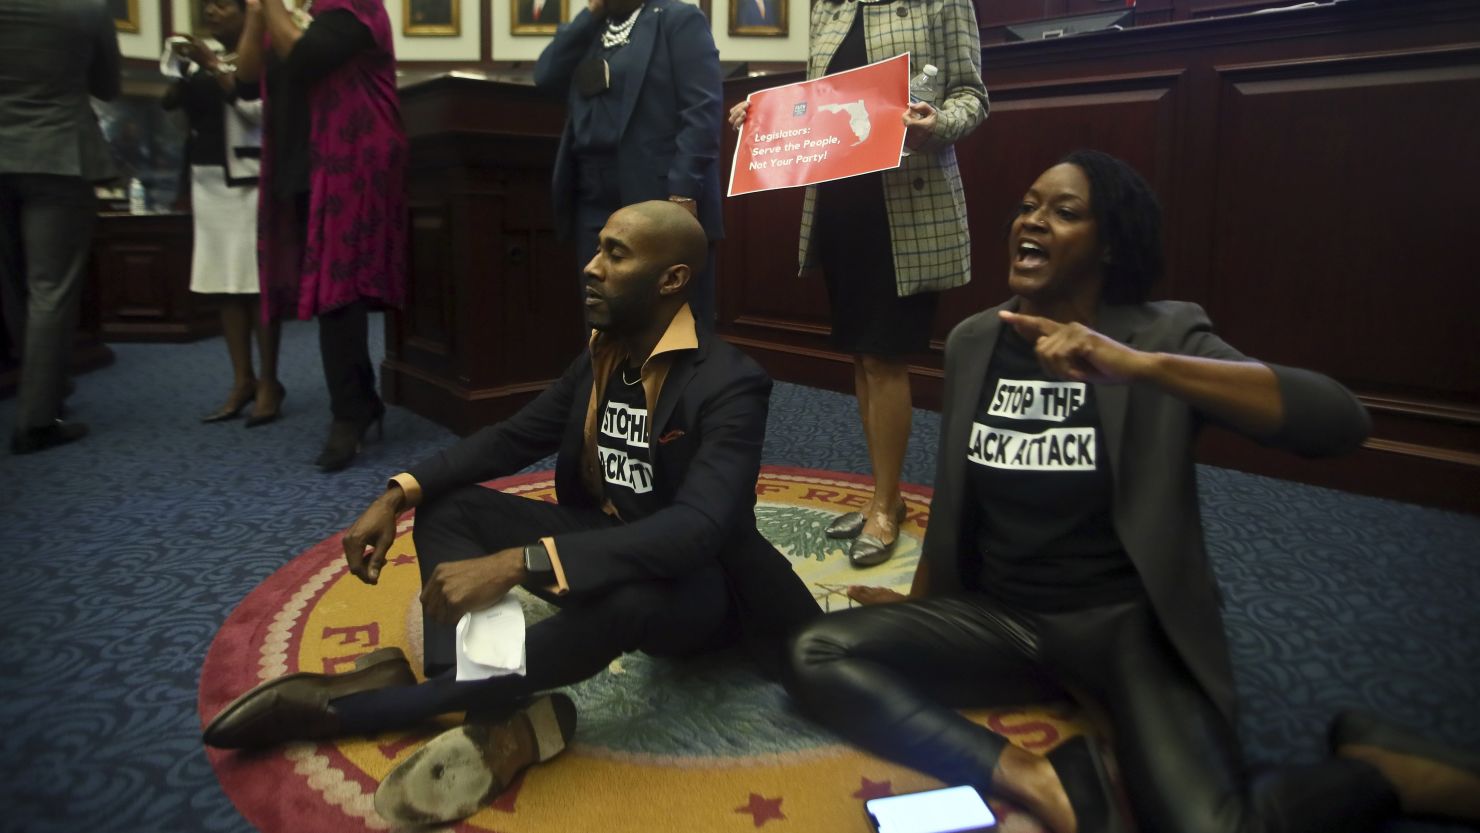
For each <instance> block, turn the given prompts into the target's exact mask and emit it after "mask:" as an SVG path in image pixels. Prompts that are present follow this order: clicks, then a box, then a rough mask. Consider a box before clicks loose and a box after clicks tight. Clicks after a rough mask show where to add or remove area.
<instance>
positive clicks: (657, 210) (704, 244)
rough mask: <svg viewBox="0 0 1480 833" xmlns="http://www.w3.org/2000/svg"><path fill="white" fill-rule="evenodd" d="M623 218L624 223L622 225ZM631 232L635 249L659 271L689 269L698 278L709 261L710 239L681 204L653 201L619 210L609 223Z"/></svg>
mask: <svg viewBox="0 0 1480 833" xmlns="http://www.w3.org/2000/svg"><path fill="white" fill-rule="evenodd" d="M619 218H620V220H621V222H620V223H618V222H617V221H618V219H619ZM607 223H608V225H613V224H620V225H624V226H626V227H627V228H628V229H629V232H628V233H629V234H630V235H631V236H632V238H633V239H632V241H631V245H632V247H633V248H634V249H635V250H637V251H640V252H641V253H642V255H643V257H644V259H646V260H649V261H650V262H651V263H652V265H653V266H654V267H656V268H658V269H668V268H670V267H673V266H679V265H683V266H687V267H689V274H690V275H691V276H697V275H699V274H700V273H701V272H703V271H704V268H705V265H706V264H707V263H708V261H709V239H708V238H707V237H706V236H705V234H704V227H703V226H701V225H699V221H698V220H697V219H695V218H694V215H692V214H690V213H689V212H688V209H685V208H684V207H683V206H680V205H679V204H678V203H675V202H669V201H668V200H649V201H647V202H639V203H634V204H632V205H629V206H627V207H626V208H622V209H619V210H618V211H617V212H616V213H615V214H613V215H612V216H611V218H610V219H608V220H607Z"/></svg>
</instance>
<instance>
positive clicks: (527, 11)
mask: <svg viewBox="0 0 1480 833" xmlns="http://www.w3.org/2000/svg"><path fill="white" fill-rule="evenodd" d="M519 22H520V23H559V22H560V0H545V5H544V6H543V7H541V8H540V16H539V17H535V16H534V0H519Z"/></svg>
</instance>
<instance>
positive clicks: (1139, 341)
mask: <svg viewBox="0 0 1480 833" xmlns="http://www.w3.org/2000/svg"><path fill="white" fill-rule="evenodd" d="M1017 307H1018V300H1017V299H1013V300H1011V301H1008V302H1007V303H1006V304H1003V305H1002V306H999V307H994V308H992V309H989V310H987V311H985V312H981V313H978V314H976V315H974V316H972V317H970V318H968V319H966V320H965V321H963V322H961V323H960V324H958V325H957V326H956V328H955V329H954V330H952V331H951V334H950V336H949V337H948V338H947V339H946V364H945V381H946V384H945V401H944V402H943V404H942V407H941V429H940V451H939V455H940V456H939V459H938V460H937V461H936V479H935V493H934V494H935V496H934V498H933V499H932V500H931V504H930V526H929V528H928V529H927V531H926V536H925V544H924V552H923V555H922V558H924V559H925V561H926V562H927V563H928V564H929V570H930V585H929V592H930V594H931V595H935V594H937V593H949V592H953V591H957V590H960V589H961V588H962V586H963V578H962V565H963V564H965V563H967V561H968V560H969V559H975V558H978V557H979V556H978V554H977V553H976V550H975V542H976V537H975V534H974V525H975V524H976V522H977V519H976V517H975V515H974V513H973V512H972V511H971V507H970V506H969V505H964V504H963V499H964V497H965V495H966V446H967V443H968V440H969V437H970V434H971V425H972V422H973V421H974V419H975V409H976V407H977V403H978V402H979V401H980V397H981V390H982V384H983V383H984V381H985V380H986V373H987V367H988V365H989V364H990V363H991V361H992V351H993V349H994V348H995V347H996V345H997V335H998V333H999V331H1000V330H1001V327H1002V324H1001V320H1000V319H999V318H998V317H997V313H998V311H999V310H1003V309H1007V310H1016V309H1017ZM1096 329H1097V330H1099V331H1100V332H1101V333H1103V334H1105V335H1107V336H1109V337H1110V338H1113V339H1115V340H1116V341H1119V342H1121V343H1123V344H1128V345H1130V346H1132V347H1135V348H1136V349H1138V350H1152V351H1157V352H1164V353H1179V354H1183V355H1189V356H1202V357H1205V358H1212V359H1226V360H1232V361H1240V360H1244V361H1247V360H1249V359H1248V357H1247V356H1245V355H1244V354H1243V353H1240V352H1239V351H1238V350H1235V349H1234V348H1233V347H1231V346H1229V345H1228V343H1227V342H1225V341H1223V340H1222V339H1221V338H1219V337H1218V336H1217V335H1215V334H1214V333H1213V325H1212V323H1211V322H1210V321H1209V320H1208V316H1207V314H1206V313H1205V312H1203V310H1202V308H1201V307H1199V306H1198V305H1196V304H1189V303H1183V302H1180V301H1161V302H1157V303H1149V304H1126V305H1113V306H1112V305H1105V306H1102V307H1101V308H1100V311H1099V317H1098V319H1097V322H1096ZM1266 366H1267V367H1269V368H1270V369H1271V370H1273V371H1274V373H1275V376H1276V377H1277V379H1278V381H1279V386H1280V397H1281V399H1282V400H1283V402H1284V408H1285V424H1284V425H1283V426H1281V427H1280V430H1279V432H1278V433H1276V434H1275V436H1273V437H1262V438H1260V437H1255V438H1253V439H1256V440H1258V441H1259V442H1262V443H1264V444H1266V445H1271V446H1275V447H1278V448H1285V449H1288V450H1291V451H1295V452H1296V453H1299V454H1303V455H1306V456H1325V455H1332V454H1340V453H1344V452H1347V451H1351V450H1354V449H1355V448H1356V447H1357V446H1358V445H1360V444H1361V442H1362V440H1363V439H1365V438H1366V436H1367V433H1368V431H1370V430H1371V420H1370V419H1369V418H1368V416H1367V411H1366V409H1364V408H1363V407H1362V405H1361V403H1359V402H1358V401H1357V400H1356V397H1354V396H1352V394H1351V393H1350V392H1349V391H1348V390H1347V389H1346V388H1344V387H1342V386H1341V384H1340V383H1338V382H1336V381H1335V380H1333V379H1331V378H1329V377H1326V376H1322V375H1320V374H1318V373H1312V372H1310V371H1306V370H1298V369H1296V368H1289V367H1280V366H1278V365H1270V364H1267V365H1266ZM1095 397H1096V401H1097V402H1098V403H1099V408H1100V421H1101V427H1102V429H1103V430H1104V436H1105V444H1106V447H1107V448H1108V449H1109V459H1110V469H1111V475H1112V481H1111V484H1112V485H1111V489H1112V516H1113V521H1114V524H1115V532H1116V534H1117V535H1118V536H1119V537H1120V543H1121V545H1122V546H1124V547H1125V551H1126V554H1127V555H1129V556H1130V559H1131V562H1132V563H1133V564H1135V566H1136V570H1137V572H1138V573H1139V574H1140V577H1141V582H1142V584H1144V585H1145V588H1146V593H1147V596H1148V598H1149V599H1150V601H1151V605H1152V607H1153V609H1154V610H1155V611H1156V617H1157V621H1158V623H1159V624H1160V626H1161V629H1162V630H1163V631H1164V632H1165V633H1166V636H1167V639H1168V640H1170V641H1171V644H1172V645H1173V647H1174V648H1175V649H1176V651H1177V653H1178V654H1179V655H1180V656H1181V658H1182V661H1183V662H1184V663H1186V665H1187V667H1188V669H1189V670H1191V672H1192V675H1193V677H1194V678H1195V679H1196V680H1197V681H1198V683H1199V684H1201V685H1202V687H1203V689H1204V690H1205V691H1207V693H1208V695H1209V696H1210V697H1211V698H1212V700H1213V702H1214V703H1215V704H1217V706H1218V708H1219V709H1220V710H1221V711H1222V712H1223V713H1224V714H1225V715H1227V716H1228V717H1229V718H1230V719H1232V717H1233V713H1234V690H1233V670H1232V664H1231V662H1230V660H1229V653H1228V643H1227V640H1226V637H1225V636H1224V632H1223V617H1222V615H1221V613H1220V612H1219V610H1220V608H1221V603H1220V597H1219V593H1218V588H1217V586H1216V585H1215V583H1214V580H1213V572H1212V568H1211V565H1210V564H1209V563H1208V554H1207V550H1206V548H1205V547H1204V543H1203V529H1202V517H1201V514H1200V512H1199V509H1198V505H1197V471H1196V468H1195V467H1194V459H1193V450H1194V449H1193V441H1194V440H1195V438H1196V436H1197V433H1198V431H1199V430H1200V429H1201V428H1202V426H1203V424H1204V423H1205V422H1206V419H1207V418H1206V416H1205V415H1204V414H1202V413H1199V412H1198V411H1196V410H1195V409H1194V408H1193V407H1192V406H1191V405H1189V404H1187V403H1186V402H1184V401H1182V400H1180V399H1178V398H1176V397H1173V396H1169V395H1167V394H1165V393H1162V392H1161V391H1159V390H1157V389H1156V388H1153V387H1151V386H1150V385H1095Z"/></svg>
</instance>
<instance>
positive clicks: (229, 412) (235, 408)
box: [200, 382, 257, 422]
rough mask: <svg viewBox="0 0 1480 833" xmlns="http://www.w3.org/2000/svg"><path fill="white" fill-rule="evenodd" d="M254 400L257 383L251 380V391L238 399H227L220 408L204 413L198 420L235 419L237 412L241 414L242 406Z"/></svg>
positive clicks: (220, 420)
mask: <svg viewBox="0 0 1480 833" xmlns="http://www.w3.org/2000/svg"><path fill="white" fill-rule="evenodd" d="M232 393H236V391H232ZM256 400H257V383H255V382H253V383H252V390H251V392H249V393H248V394H247V395H246V396H245V397H243V398H241V399H238V400H236V401H235V402H231V401H228V402H227V403H226V404H225V405H222V406H221V407H220V408H217V409H216V410H214V411H212V412H211V413H209V414H206V415H205V416H203V417H201V418H200V421H201V422H225V421H226V420H228V419H236V418H237V416H238V415H239V414H241V412H242V408H245V407H247V406H248V405H250V404H252V403H253V402H255V401H256Z"/></svg>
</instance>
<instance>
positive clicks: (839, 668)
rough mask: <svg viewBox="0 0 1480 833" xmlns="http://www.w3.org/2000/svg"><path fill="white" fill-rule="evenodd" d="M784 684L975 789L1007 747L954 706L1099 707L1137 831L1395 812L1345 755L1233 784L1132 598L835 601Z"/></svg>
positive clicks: (1326, 822)
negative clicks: (1035, 608) (1072, 703)
mask: <svg viewBox="0 0 1480 833" xmlns="http://www.w3.org/2000/svg"><path fill="white" fill-rule="evenodd" d="M786 682H787V689H788V690H789V691H790V692H791V693H792V696H793V697H795V698H796V699H797V700H798V701H799V702H800V703H801V705H802V707H803V708H804V709H805V710H806V711H807V712H808V713H809V714H811V715H812V716H813V717H814V718H815V719H816V720H818V721H819V722H821V723H823V724H824V725H826V726H828V727H829V728H831V729H832V730H834V731H836V732H837V733H839V734H840V735H842V736H844V737H845V738H848V739H849V740H851V741H852V742H854V743H856V744H858V745H859V746H862V747H864V748H865V749H868V750H869V751H871V752H873V753H875V754H877V755H880V756H882V757H885V758H889V759H891V760H895V761H898V762H900V763H903V764H906V765H908V766H910V767H913V768H914V769H917V770H920V771H921V772H925V773H927V774H929V775H932V776H934V777H936V778H939V779H941V780H942V781H945V782H946V783H948V784H967V785H971V786H974V787H977V788H978V789H981V790H983V791H989V790H990V787H991V774H992V770H993V768H994V767H995V766H996V763H997V759H998V756H999V754H1000V753H1001V751H1002V750H1003V748H1004V747H1005V746H1006V745H1007V741H1006V739H1005V738H1003V737H1002V736H1001V735H998V734H996V733H994V732H992V731H990V730H989V729H987V728H985V727H982V726H978V725H977V724H975V723H972V722H971V721H969V720H967V719H966V718H964V717H962V716H961V715H960V714H958V713H957V712H956V711H955V709H957V708H966V707H991V706H1012V705H1022V704H1026V703H1032V702H1037V701H1042V700H1047V699H1064V698H1065V697H1066V696H1067V692H1068V690H1069V689H1073V690H1074V691H1075V692H1076V693H1082V694H1083V695H1085V696H1088V697H1090V698H1092V699H1093V700H1094V701H1095V702H1096V703H1097V704H1098V705H1099V706H1100V707H1102V708H1103V709H1104V710H1105V712H1106V713H1107V714H1108V715H1109V719H1110V722H1111V724H1112V728H1113V731H1114V736H1115V737H1114V749H1115V755H1116V760H1117V762H1118V763H1119V764H1120V769H1121V772H1122V776H1123V778H1124V781H1125V787H1126V791H1127V793H1128V794H1129V797H1130V800H1131V804H1132V806H1133V809H1134V811H1135V814H1136V821H1137V823H1138V824H1139V826H1140V829H1141V831H1142V833H1256V831H1280V833H1300V832H1304V831H1309V833H1330V832H1331V831H1342V833H1359V832H1360V831H1368V830H1375V829H1377V828H1378V826H1379V825H1380V823H1381V821H1382V820H1383V819H1385V818H1387V817H1388V816H1390V815H1392V814H1393V813H1395V812H1396V811H1397V809H1398V802H1397V797H1396V795H1395V794H1394V792H1393V790H1392V787H1391V786H1390V785H1389V784H1388V782H1387V781H1386V780H1385V779H1383V777H1382V776H1381V775H1380V774H1378V772H1377V770H1376V769H1374V768H1372V767H1370V766H1368V765H1366V764H1363V763H1359V762H1356V761H1350V760H1345V759H1332V760H1328V761H1326V762H1324V763H1321V764H1318V765H1315V766H1308V767H1300V768H1293V767H1292V768H1286V769H1280V770H1277V771H1274V772H1271V773H1269V774H1268V775H1266V776H1264V777H1261V778H1260V779H1258V780H1257V781H1253V780H1251V779H1250V778H1248V777H1247V776H1246V775H1245V772H1244V766H1243V760H1242V756H1241V754H1240V751H1239V746H1238V738H1237V737H1236V735H1235V732H1234V730H1233V727H1232V726H1231V725H1230V723H1229V721H1228V720H1227V719H1225V718H1224V716H1223V714H1222V713H1221V712H1220V711H1219V710H1218V709H1217V707H1216V706H1214V704H1213V702H1212V701H1211V700H1210V699H1209V698H1208V697H1207V695H1206V694H1204V692H1203V691H1202V689H1201V688H1200V687H1199V686H1198V685H1197V683H1196V681H1195V680H1193V678H1192V676H1191V675H1190V674H1189V673H1188V672H1187V671H1186V669H1185V666H1184V665H1183V664H1182V663H1181V661H1180V660H1179V659H1178V658H1177V656H1176V654H1175V653H1174V651H1173V649H1172V647H1171V645H1170V644H1169V643H1168V642H1167V641H1166V638H1165V636H1164V635H1163V634H1162V632H1161V630H1160V628H1159V627H1158V626H1157V624H1156V622H1155V619H1154V616H1153V614H1152V613H1151V611H1150V609H1149V608H1148V606H1147V604H1146V603H1145V602H1144V601H1134V602H1126V603H1121V604H1116V605H1109V606H1106V607H1099V608H1093V609H1090V610H1083V611H1074V612H1068V613H1053V614H1042V613H1027V612H1023V611H1016V610H1011V609H1008V608H1006V607H1005V606H1002V605H1000V604H997V603H995V602H993V601H992V600H990V599H989V598H988V597H986V596H984V595H981V594H975V593H968V594H961V595H954V596H945V597H936V598H927V599H922V600H918V601H911V602H905V603H900V604H887V605H878V606H872V607H865V608H857V609H853V610H847V611H843V612H841V613H836V614H832V615H828V616H824V617H822V618H820V619H817V620H815V621H814V622H813V623H812V624H810V625H809V626H807V627H806V628H805V629H804V630H803V631H802V632H801V633H799V634H798V635H797V637H796V639H795V640H794V641H793V643H792V652H791V658H790V667H789V669H788V679H787V681H786Z"/></svg>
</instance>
